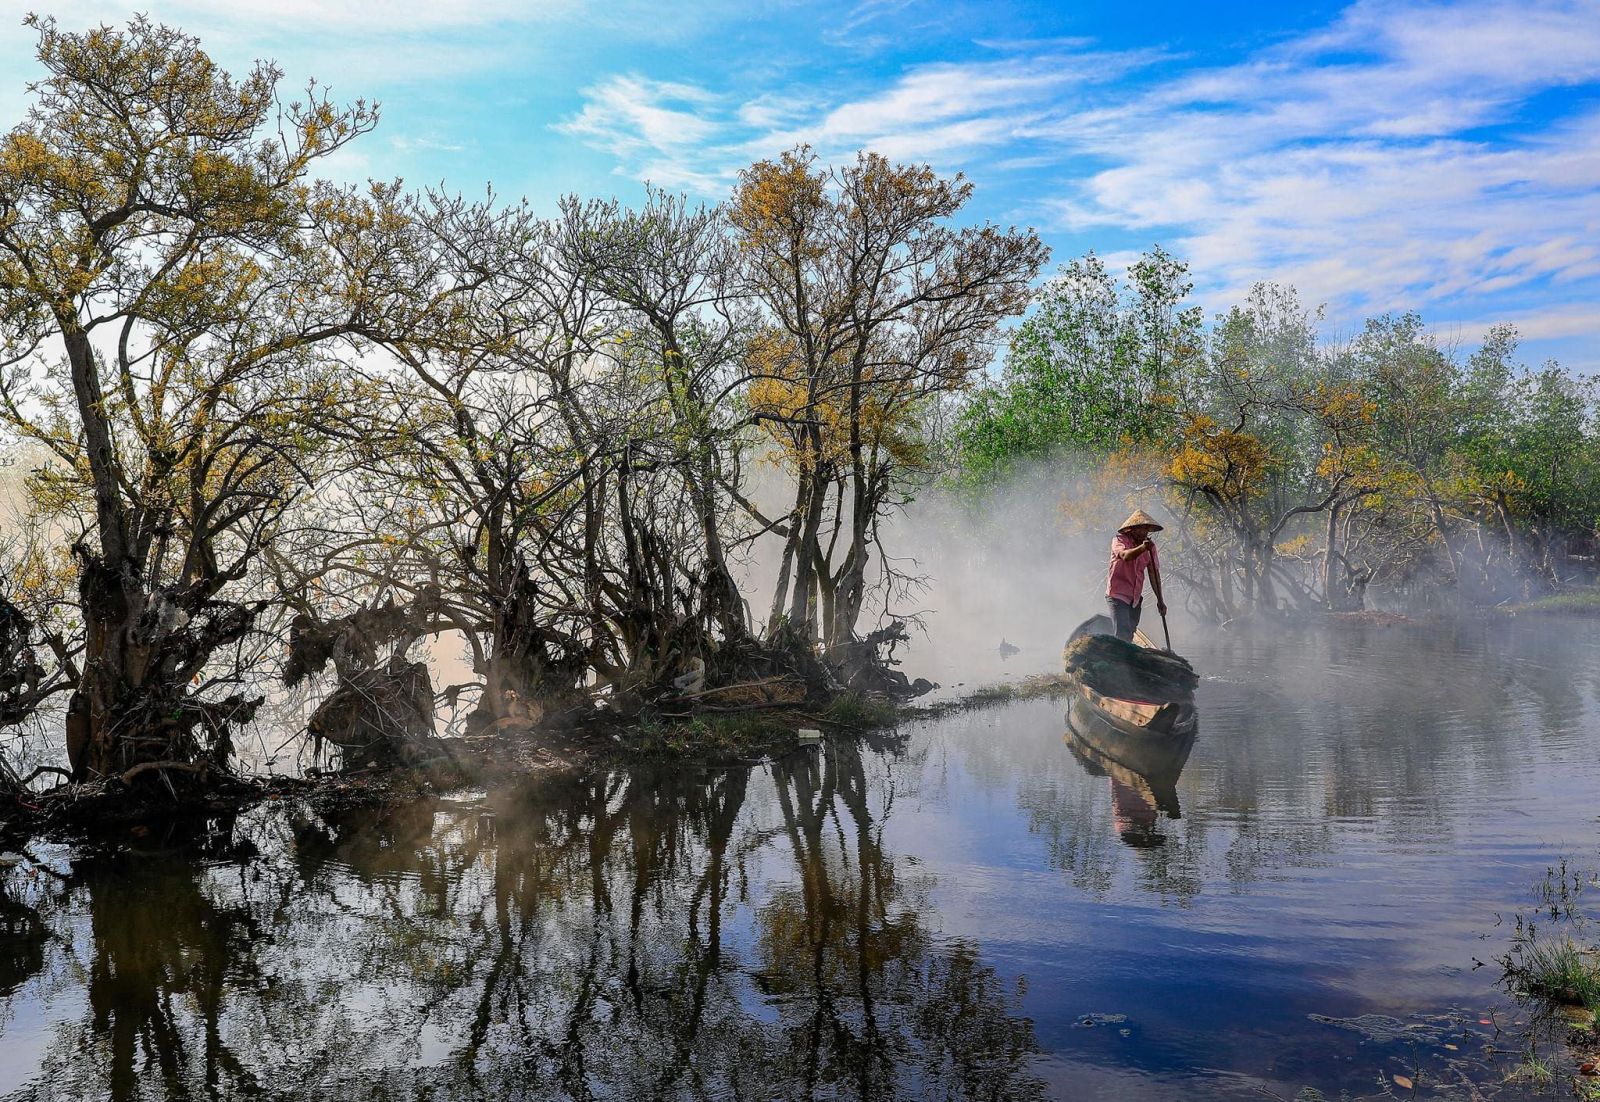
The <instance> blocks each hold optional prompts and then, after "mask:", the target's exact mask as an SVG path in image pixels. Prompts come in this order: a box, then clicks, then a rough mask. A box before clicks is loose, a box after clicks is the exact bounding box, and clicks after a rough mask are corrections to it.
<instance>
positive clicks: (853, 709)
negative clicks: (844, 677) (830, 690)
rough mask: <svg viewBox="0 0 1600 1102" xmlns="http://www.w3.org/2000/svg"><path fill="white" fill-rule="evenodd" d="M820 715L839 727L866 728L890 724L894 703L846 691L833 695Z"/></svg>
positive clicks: (893, 718)
mask: <svg viewBox="0 0 1600 1102" xmlns="http://www.w3.org/2000/svg"><path fill="white" fill-rule="evenodd" d="M822 715H823V718H824V719H825V720H827V721H828V722H829V723H834V724H838V725H839V726H840V727H850V728H854V729H856V730H866V729H871V728H876V727H888V726H890V725H891V724H893V723H894V721H895V716H896V712H895V706H894V704H893V703H892V702H890V701H888V700H885V699H884V698H882V697H876V696H866V695H864V694H862V693H858V692H846V693H841V694H839V695H838V696H837V697H835V698H834V699H833V701H832V702H831V703H830V704H829V705H828V709H827V711H825V712H823V713H822Z"/></svg>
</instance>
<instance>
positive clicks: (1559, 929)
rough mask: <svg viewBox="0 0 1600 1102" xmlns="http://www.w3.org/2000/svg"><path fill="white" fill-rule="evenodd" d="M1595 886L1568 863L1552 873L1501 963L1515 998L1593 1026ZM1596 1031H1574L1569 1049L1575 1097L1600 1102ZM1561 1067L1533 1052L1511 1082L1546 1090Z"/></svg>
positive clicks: (1597, 989)
mask: <svg viewBox="0 0 1600 1102" xmlns="http://www.w3.org/2000/svg"><path fill="white" fill-rule="evenodd" d="M1596 884H1597V881H1596V875H1595V873H1593V872H1587V873H1579V872H1575V871H1573V870H1572V869H1571V868H1570V867H1569V865H1568V863H1567V861H1566V860H1562V862H1561V863H1560V865H1558V866H1553V867H1551V868H1549V869H1547V870H1546V871H1545V878H1544V882H1543V883H1542V884H1540V885H1539V886H1538V887H1537V888H1536V889H1535V898H1536V900H1537V903H1536V906H1535V907H1534V909H1533V910H1532V911H1530V912H1529V913H1526V914H1518V915H1517V916H1516V918H1515V927H1514V931H1513V933H1512V945H1511V951H1510V952H1509V953H1507V954H1506V955H1505V956H1504V957H1503V958H1501V961H1500V963H1501V965H1502V967H1503V968H1504V969H1505V982H1506V984H1507V985H1508V986H1509V987H1510V989H1511V990H1512V992H1513V993H1514V994H1516V995H1517V996H1518V997H1519V998H1522V999H1529V1000H1533V1001H1535V1002H1536V1003H1540V1004H1543V1005H1544V1007H1545V1009H1546V1010H1547V1011H1548V1012H1549V1013H1550V1014H1551V1015H1552V1016H1553V1015H1557V1014H1559V1015H1561V1016H1562V1017H1564V1018H1566V1019H1567V1020H1568V1021H1569V1022H1572V1023H1577V1022H1585V1021H1587V1022H1590V1023H1592V1022H1593V1020H1594V1018H1595V1017H1596V1016H1597V1015H1600V947H1597V946H1596V945H1595V944H1594V941H1595V937H1594V930H1595V927H1594V922H1593V919H1592V918H1591V917H1590V916H1589V914H1588V913H1587V912H1586V911H1585V909H1584V906H1585V903H1586V899H1585V894H1586V891H1587V889H1589V888H1591V887H1595V886H1596ZM1585 1011H1587V1013H1585ZM1592 1029H1593V1027H1592V1025H1588V1026H1582V1027H1575V1028H1573V1029H1572V1030H1571V1031H1570V1032H1569V1034H1568V1036H1567V1044H1568V1047H1569V1049H1570V1050H1571V1051H1570V1053H1569V1055H1570V1056H1572V1057H1573V1058H1574V1061H1573V1062H1574V1065H1575V1066H1576V1067H1578V1068H1579V1069H1580V1070H1579V1074H1577V1075H1576V1076H1574V1077H1573V1079H1572V1087H1573V1091H1574V1093H1575V1094H1576V1095H1577V1096H1578V1097H1579V1098H1584V1099H1588V1100H1590V1102H1600V1086H1597V1084H1596V1081H1595V1078H1594V1077H1593V1076H1592V1075H1590V1074H1586V1073H1588V1072H1592V1071H1593V1070H1594V1063H1593V1060H1594V1057H1593V1056H1592V1055H1591V1053H1592V1050H1593V1044H1594V1034H1593V1032H1592ZM1558 1067H1559V1062H1547V1061H1544V1060H1541V1059H1539V1057H1538V1056H1537V1054H1536V1053H1535V1052H1534V1051H1533V1050H1532V1048H1530V1049H1529V1051H1528V1053H1527V1055H1526V1056H1525V1057H1524V1058H1523V1062H1522V1065H1521V1066H1520V1067H1518V1068H1517V1070H1516V1071H1514V1072H1512V1075H1511V1078H1512V1079H1516V1080H1519V1081H1523V1082H1529V1083H1534V1084H1537V1085H1546V1084H1549V1083H1551V1082H1553V1081H1554V1079H1555V1077H1556V1074H1557V1068H1558Z"/></svg>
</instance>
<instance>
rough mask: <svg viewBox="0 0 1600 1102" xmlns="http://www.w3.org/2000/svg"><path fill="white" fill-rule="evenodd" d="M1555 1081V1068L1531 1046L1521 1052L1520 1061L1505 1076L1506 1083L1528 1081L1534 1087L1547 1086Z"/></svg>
mask: <svg viewBox="0 0 1600 1102" xmlns="http://www.w3.org/2000/svg"><path fill="white" fill-rule="evenodd" d="M1555 1081H1556V1069H1555V1068H1553V1067H1552V1066H1551V1065H1550V1064H1549V1063H1548V1062H1547V1061H1546V1060H1544V1059H1542V1058H1541V1057H1540V1056H1539V1054H1538V1053H1537V1052H1535V1051H1534V1050H1533V1049H1532V1048H1529V1049H1528V1051H1526V1052H1524V1053H1523V1054H1522V1062H1521V1063H1519V1064H1518V1065H1517V1066H1516V1067H1515V1068H1513V1069H1512V1071H1511V1074H1510V1075H1508V1076H1506V1082H1508V1083H1529V1084H1531V1085H1533V1086H1535V1087H1548V1086H1549V1085H1550V1084H1551V1083H1554V1082H1555Z"/></svg>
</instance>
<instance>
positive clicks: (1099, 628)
mask: <svg viewBox="0 0 1600 1102" xmlns="http://www.w3.org/2000/svg"><path fill="white" fill-rule="evenodd" d="M1113 630H1114V626H1113V624H1112V622H1111V620H1110V618H1109V617H1106V616H1095V617H1092V618H1091V619H1089V620H1086V621H1085V622H1084V623H1083V624H1081V625H1079V627H1078V629H1077V630H1076V631H1074V632H1073V633H1072V637H1071V638H1070V639H1068V641H1067V647H1066V651H1065V655H1064V665H1065V668H1066V672H1067V676H1068V678H1069V680H1070V681H1071V682H1072V685H1073V690H1074V691H1073V693H1072V696H1071V698H1070V701H1069V704H1068V708H1067V732H1066V735H1065V736H1064V737H1065V741H1066V744H1067V749H1068V750H1070V751H1071V752H1072V755H1073V757H1075V758H1076V759H1077V760H1078V763H1079V764H1080V765H1082V766H1083V768H1084V769H1085V770H1086V771H1087V772H1088V773H1089V774H1090V775H1091V776H1097V777H1107V778H1108V779H1109V780H1110V784H1111V812H1112V818H1113V822H1114V824H1115V827H1116V831H1117V833H1118V835H1119V836H1120V837H1121V838H1122V840H1123V841H1124V842H1126V843H1127V844H1128V845H1130V846H1137V847H1151V846H1159V845H1162V844H1163V843H1165V842H1166V836H1165V835H1164V834H1162V833H1161V831H1160V823H1161V819H1162V816H1165V817H1166V818H1168V819H1177V818H1180V817H1181V814H1182V809H1181V808H1180V806H1179V803H1178V788H1177V785H1178V777H1179V776H1180V775H1181V774H1182V772H1183V767H1184V764H1185V763H1186V762H1187V761H1188V760H1189V751H1190V750H1191V749H1193V747H1194V740H1195V735H1196V733H1197V732H1198V730H1199V716H1198V713H1197V712H1196V710H1195V705H1194V688H1195V685H1196V684H1197V682H1198V678H1196V677H1195V675H1194V671H1193V668H1192V667H1190V666H1189V664H1188V663H1187V662H1185V661H1184V660H1183V659H1181V658H1179V657H1178V656H1176V655H1174V654H1171V653H1170V652H1165V651H1161V650H1160V649H1158V648H1157V647H1156V646H1155V644H1154V643H1152V642H1151V640H1150V639H1149V638H1148V637H1147V636H1145V635H1144V633H1143V632H1140V631H1135V632H1134V633H1133V640H1132V642H1125V641H1123V640H1120V639H1117V638H1116V637H1115V635H1114V634H1113Z"/></svg>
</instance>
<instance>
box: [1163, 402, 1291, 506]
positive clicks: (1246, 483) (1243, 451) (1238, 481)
mask: <svg viewBox="0 0 1600 1102" xmlns="http://www.w3.org/2000/svg"><path fill="white" fill-rule="evenodd" d="M1271 466H1272V453H1271V449H1269V448H1268V447H1267V445H1266V444H1265V443H1264V442H1262V441H1261V440H1260V439H1259V438H1258V437H1256V436H1253V435H1251V434H1250V433H1248V432H1234V431H1232V430H1229V429H1223V428H1221V427H1219V426H1218V425H1217V423H1216V421H1215V419H1213V418H1211V417H1209V416H1206V415H1205V414H1196V415H1193V416H1191V417H1190V418H1189V423H1188V425H1187V426H1185V428H1184V430H1183V442H1182V444H1181V445H1180V447H1179V448H1178V450H1177V452H1176V454H1174V455H1173V457H1172V459H1171V462H1170V463H1169V464H1168V466H1167V474H1168V477H1169V478H1171V479H1172V481H1173V482H1175V483H1177V484H1178V485H1180V486H1185V487H1188V488H1190V489H1194V490H1200V491H1203V492H1205V493H1207V494H1212V495H1215V496H1217V497H1220V498H1223V499H1225V500H1229V501H1242V500H1244V499H1246V498H1249V497H1250V496H1251V495H1253V494H1254V493H1255V492H1256V491H1257V490H1259V489H1260V488H1261V486H1262V484H1263V483H1264V482H1265V481H1266V477H1267V474H1268V473H1269V471H1270V469H1271Z"/></svg>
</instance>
